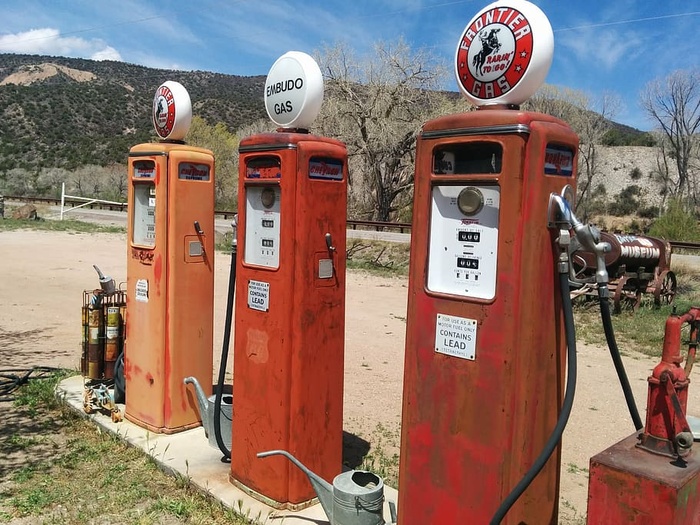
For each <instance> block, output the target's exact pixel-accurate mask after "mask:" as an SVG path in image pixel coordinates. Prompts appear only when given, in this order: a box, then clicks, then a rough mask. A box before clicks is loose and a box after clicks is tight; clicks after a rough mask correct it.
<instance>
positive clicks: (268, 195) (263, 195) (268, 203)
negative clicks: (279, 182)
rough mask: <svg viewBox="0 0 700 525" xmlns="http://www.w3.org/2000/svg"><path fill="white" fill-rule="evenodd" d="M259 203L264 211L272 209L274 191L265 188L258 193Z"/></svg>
mask: <svg viewBox="0 0 700 525" xmlns="http://www.w3.org/2000/svg"><path fill="white" fill-rule="evenodd" d="M260 202H261V203H262V205H263V206H265V208H266V209H268V210H269V209H270V208H272V206H274V204H275V190H273V189H272V188H265V189H264V190H262V192H260Z"/></svg>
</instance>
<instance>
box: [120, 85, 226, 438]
mask: <svg viewBox="0 0 700 525" xmlns="http://www.w3.org/2000/svg"><path fill="white" fill-rule="evenodd" d="M191 117H192V109H191V103H190V97H189V95H188V93H187V91H186V90H185V88H184V87H183V86H181V85H180V84H178V83H176V82H171V81H168V82H165V83H164V84H162V85H161V86H160V87H159V88H158V90H157V92H156V96H155V98H154V100H153V123H154V125H155V129H156V132H157V133H158V135H159V136H160V137H162V138H163V141H162V142H159V143H153V144H139V145H136V146H134V147H133V148H131V150H130V151H129V190H128V191H129V193H128V202H129V218H128V231H127V235H128V240H127V287H128V288H127V290H128V291H127V316H128V319H127V326H128V332H127V343H126V344H127V351H126V354H125V366H124V376H125V382H126V410H125V415H126V417H127V419H129V420H130V421H132V422H133V423H136V424H137V425H139V426H142V427H145V428H147V429H149V430H151V431H153V432H161V433H173V432H178V431H181V430H185V429H188V428H192V427H195V426H197V425H199V424H200V418H199V412H198V408H197V400H196V396H195V394H194V392H193V391H191V390H190V391H188V390H187V385H185V384H184V382H183V379H184V378H185V377H187V376H193V377H196V378H197V379H198V381H199V383H200V384H201V385H203V387H204V388H205V389H206V390H207V391H208V392H207V395H209V394H211V383H212V381H211V380H212V344H213V309H214V305H213V302H214V299H213V297H214V293H213V292H214V157H213V155H212V153H211V152H210V151H208V150H205V149H201V148H195V147H192V146H188V145H186V144H185V143H184V142H182V139H183V138H184V136H185V134H186V133H187V130H188V128H189V125H190V121H191Z"/></svg>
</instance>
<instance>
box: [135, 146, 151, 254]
mask: <svg viewBox="0 0 700 525" xmlns="http://www.w3.org/2000/svg"><path fill="white" fill-rule="evenodd" d="M154 176H155V162H153V161H150V160H141V161H136V162H134V171H133V177H134V179H143V180H139V182H138V183H135V184H134V214H133V220H134V223H133V224H132V232H133V236H132V237H133V238H132V239H131V242H132V243H134V244H136V245H138V246H145V247H147V248H153V247H154V246H155V245H156V184H155V182H154V181H153V180H148V179H153V177H154Z"/></svg>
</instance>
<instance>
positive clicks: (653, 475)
mask: <svg viewBox="0 0 700 525" xmlns="http://www.w3.org/2000/svg"><path fill="white" fill-rule="evenodd" d="M638 436H639V434H638V433H635V434H633V435H631V436H629V437H627V438H625V439H624V440H622V441H620V442H619V443H616V444H615V445H613V446H612V447H610V448H608V449H607V450H604V451H603V452H601V453H599V454H597V455H596V456H594V457H593V458H591V462H590V476H589V485H588V517H587V523H588V525H700V452H699V451H698V450H695V449H693V450H692V451H691V452H690V454H688V455H687V456H686V457H685V458H683V459H676V460H672V459H670V458H668V457H665V456H662V455H658V454H652V453H649V452H647V451H646V450H643V449H640V448H639V447H638V446H637V443H638ZM696 448H698V447H696Z"/></svg>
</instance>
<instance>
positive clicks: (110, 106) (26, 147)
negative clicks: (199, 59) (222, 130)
mask: <svg viewBox="0 0 700 525" xmlns="http://www.w3.org/2000/svg"><path fill="white" fill-rule="evenodd" d="M166 80H175V81H177V82H180V83H181V84H182V85H184V86H185V87H186V88H187V90H188V92H189V94H190V98H191V99H192V110H193V113H194V114H195V115H198V116H201V117H203V118H204V119H206V120H207V121H208V122H210V123H211V124H216V123H218V122H224V123H225V124H226V125H227V127H228V128H229V129H230V130H231V131H235V130H236V129H238V128H240V127H241V126H243V125H245V124H248V123H250V122H252V121H255V120H257V119H260V118H265V116H266V114H265V109H264V106H263V86H264V83H265V77H263V76H255V77H241V76H233V75H222V74H219V73H210V72H204V71H190V72H186V71H171V70H162V69H152V68H146V67H142V66H136V65H132V64H126V63H124V62H113V61H99V62H98V61H94V60H83V59H75V58H63V57H48V56H38V55H15V54H0V172H4V171H7V170H9V169H12V168H24V169H28V170H36V169H39V168H43V167H61V168H66V169H74V168H77V167H80V166H83V165H86V164H97V165H106V164H110V163H112V162H121V163H123V162H124V160H125V152H126V151H128V149H129V147H131V146H132V145H133V144H137V143H140V142H146V141H148V140H150V138H151V136H152V135H153V131H152V129H153V128H152V125H151V121H150V118H151V104H152V101H153V95H154V93H155V91H156V88H157V87H158V86H159V85H160V84H162V83H163V82H165V81H166Z"/></svg>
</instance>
